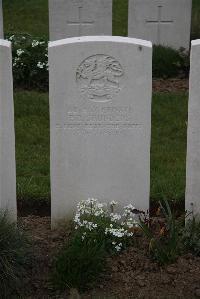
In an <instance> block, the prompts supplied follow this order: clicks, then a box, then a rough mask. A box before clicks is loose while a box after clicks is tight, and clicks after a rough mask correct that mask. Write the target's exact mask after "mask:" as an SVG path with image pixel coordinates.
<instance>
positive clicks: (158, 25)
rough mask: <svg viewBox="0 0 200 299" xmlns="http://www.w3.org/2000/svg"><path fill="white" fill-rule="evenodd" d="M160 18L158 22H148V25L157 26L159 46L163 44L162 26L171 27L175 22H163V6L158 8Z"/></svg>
mask: <svg viewBox="0 0 200 299" xmlns="http://www.w3.org/2000/svg"><path fill="white" fill-rule="evenodd" d="M157 8H158V17H157V20H146V23H148V24H155V25H157V44H160V43H161V25H162V24H163V25H171V24H172V23H173V22H174V21H173V20H162V8H163V6H162V5H159V6H158V7H157Z"/></svg>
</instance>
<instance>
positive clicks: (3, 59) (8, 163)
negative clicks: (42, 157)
mask: <svg viewBox="0 0 200 299" xmlns="http://www.w3.org/2000/svg"><path fill="white" fill-rule="evenodd" d="M0 141H1V142H0V209H3V210H5V209H6V210H8V212H9V214H10V215H11V217H12V219H13V220H16V216H17V207H16V169H15V133H14V105H13V80H12V54H11V43H10V42H8V41H5V40H2V39H1V40H0Z"/></svg>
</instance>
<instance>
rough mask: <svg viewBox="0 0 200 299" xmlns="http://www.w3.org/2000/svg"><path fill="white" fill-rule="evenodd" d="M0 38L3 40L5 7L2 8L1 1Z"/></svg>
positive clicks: (0, 3)
mask: <svg viewBox="0 0 200 299" xmlns="http://www.w3.org/2000/svg"><path fill="white" fill-rule="evenodd" d="M0 38H3V7H2V0H0Z"/></svg>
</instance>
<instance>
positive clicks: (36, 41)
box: [32, 40, 40, 48]
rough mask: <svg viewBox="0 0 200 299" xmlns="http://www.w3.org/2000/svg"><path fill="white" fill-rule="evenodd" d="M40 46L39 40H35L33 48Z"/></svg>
mask: <svg viewBox="0 0 200 299" xmlns="http://www.w3.org/2000/svg"><path fill="white" fill-rule="evenodd" d="M39 44H40V42H39V41H38V40H33V41H32V48H34V47H37V46H38V45H39Z"/></svg>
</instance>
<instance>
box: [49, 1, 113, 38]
mask: <svg viewBox="0 0 200 299" xmlns="http://www.w3.org/2000/svg"><path fill="white" fill-rule="evenodd" d="M49 29H50V40H52V41H53V40H59V39H63V38H67V37H74V36H83V35H84V36H86V35H112V0H49Z"/></svg>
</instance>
